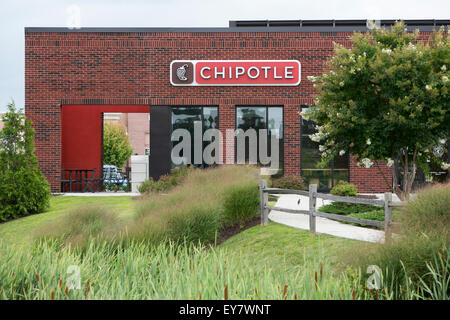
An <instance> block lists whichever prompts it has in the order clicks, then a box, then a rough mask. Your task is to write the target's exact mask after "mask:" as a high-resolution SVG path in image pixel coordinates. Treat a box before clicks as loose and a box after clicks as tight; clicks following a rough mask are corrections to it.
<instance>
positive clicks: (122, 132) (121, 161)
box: [103, 123, 133, 168]
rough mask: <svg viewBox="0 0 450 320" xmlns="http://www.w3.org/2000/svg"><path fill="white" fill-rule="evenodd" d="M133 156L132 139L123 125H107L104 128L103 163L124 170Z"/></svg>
mask: <svg viewBox="0 0 450 320" xmlns="http://www.w3.org/2000/svg"><path fill="white" fill-rule="evenodd" d="M132 154H133V148H132V147H131V144H130V138H129V137H128V135H127V132H126V129H125V127H124V126H123V125H121V124H109V123H105V125H104V128H103V163H105V164H111V165H114V166H116V167H118V168H122V167H123V166H124V165H125V163H126V162H127V160H128V158H129V157H130V156H131V155H132Z"/></svg>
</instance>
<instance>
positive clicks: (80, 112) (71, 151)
mask: <svg viewBox="0 0 450 320" xmlns="http://www.w3.org/2000/svg"><path fill="white" fill-rule="evenodd" d="M149 111H150V108H149V106H145V105H144V106H139V105H131V106H130V105H63V106H62V113H61V124H62V134H61V145H62V152H61V153H62V157H61V168H64V169H93V168H96V169H97V171H96V176H97V177H98V176H99V174H100V172H101V167H102V113H104V112H123V113H131V112H133V113H149Z"/></svg>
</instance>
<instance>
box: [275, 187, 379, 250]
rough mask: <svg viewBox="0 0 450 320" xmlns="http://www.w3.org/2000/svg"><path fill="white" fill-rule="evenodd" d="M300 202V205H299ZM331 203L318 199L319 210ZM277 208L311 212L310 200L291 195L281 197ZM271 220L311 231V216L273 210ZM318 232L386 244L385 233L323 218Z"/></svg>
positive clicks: (318, 222)
mask: <svg viewBox="0 0 450 320" xmlns="http://www.w3.org/2000/svg"><path fill="white" fill-rule="evenodd" d="M298 200H300V204H298ZM329 203H331V201H329V200H323V199H317V208H319V207H321V206H323V205H326V204H329ZM276 206H277V207H282V208H287V209H297V210H309V198H308V197H306V196H300V195H291V194H287V195H281V196H280V198H279V199H278V201H277V203H276ZM269 219H270V220H272V221H273V222H277V223H281V224H284V225H287V226H290V227H294V228H298V229H303V230H309V215H306V214H294V213H285V212H280V211H274V210H272V211H271V212H270V213H269ZM316 232H317V233H324V234H329V235H332V236H335V237H340V238H347V239H353V240H360V241H367V242H379V243H383V242H384V231H380V230H375V229H369V228H363V227H357V226H353V225H350V224H344V223H340V222H338V221H334V220H330V219H326V218H321V217H316Z"/></svg>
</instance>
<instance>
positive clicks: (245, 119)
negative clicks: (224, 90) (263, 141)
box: [236, 107, 284, 172]
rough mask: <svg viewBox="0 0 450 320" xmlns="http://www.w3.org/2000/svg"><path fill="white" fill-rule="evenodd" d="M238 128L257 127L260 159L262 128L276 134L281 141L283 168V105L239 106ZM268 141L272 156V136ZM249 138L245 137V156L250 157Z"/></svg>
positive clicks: (280, 164) (280, 149) (237, 111)
mask: <svg viewBox="0 0 450 320" xmlns="http://www.w3.org/2000/svg"><path fill="white" fill-rule="evenodd" d="M236 128H237V129H242V130H244V131H246V130H248V129H255V130H256V131H257V139H258V142H257V143H258V145H257V152H258V161H259V160H260V159H259V147H260V146H259V144H260V142H259V132H258V130H260V129H266V130H268V132H267V134H268V135H270V134H272V133H273V134H274V135H275V136H276V137H278V139H279V140H278V141H279V155H278V159H279V168H280V172H281V170H282V168H283V154H284V152H283V108H282V107H237V108H236ZM267 142H268V149H269V150H268V155H269V156H271V145H270V136H269V137H268V139H267ZM249 149H250V148H249V139H247V138H246V139H245V158H246V161H248V159H249Z"/></svg>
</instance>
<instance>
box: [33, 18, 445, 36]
mask: <svg viewBox="0 0 450 320" xmlns="http://www.w3.org/2000/svg"><path fill="white" fill-rule="evenodd" d="M399 20H400V19H399ZM396 21H398V20H378V22H379V25H380V26H382V27H390V26H392V25H393V24H394V23H395V22H396ZM403 21H405V24H406V28H407V30H408V31H414V30H415V29H419V30H420V31H433V30H438V29H439V28H440V27H441V26H444V28H445V29H446V30H447V29H448V26H449V25H450V19H440V20H433V19H425V20H423V19H422V20H403ZM367 23H368V20H231V21H229V26H228V27H84V28H79V29H71V28H67V27H25V33H36V32H58V33H60V32H75V33H77V32H78V33H83V32H94V33H178V32H188V33H205V32H218V33H220V32H230V33H233V32H238V33H239V32H353V31H359V32H367V31H368V30H369V28H368V27H367Z"/></svg>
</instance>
